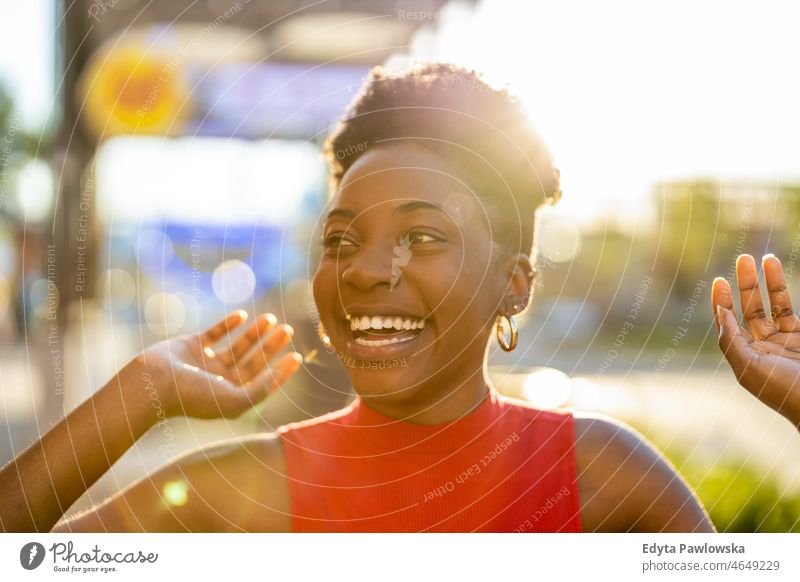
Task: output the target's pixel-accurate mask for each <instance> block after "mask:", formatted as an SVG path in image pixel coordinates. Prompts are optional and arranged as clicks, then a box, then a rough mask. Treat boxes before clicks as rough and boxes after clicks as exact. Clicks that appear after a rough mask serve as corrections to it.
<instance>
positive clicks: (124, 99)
mask: <svg viewBox="0 0 800 582" xmlns="http://www.w3.org/2000/svg"><path fill="white" fill-rule="evenodd" d="M148 48H149V49H150V51H151V52H148V50H147V49H148ZM152 49H153V47H152V46H151V47H144V46H142V45H138V44H137V45H131V46H125V47H120V46H114V47H112V48H110V49H108V50H106V51H104V52H103V53H102V54H96V55H95V57H94V58H93V59H92V61H91V62H90V63H89V65H88V66H87V67H86V69H85V70H84V72H83V76H82V78H81V82H80V83H79V90H80V93H81V94H82V99H81V100H79V102H82V103H83V108H82V116H83V117H84V119H85V120H86V122H87V123H88V125H89V127H90V128H91V130H92V131H93V132H94V133H95V135H97V136H98V137H100V138H104V137H110V136H113V135H119V134H159V135H164V134H179V133H181V130H182V129H183V126H184V123H185V121H186V119H187V118H188V117H189V115H190V113H191V103H190V100H189V91H188V90H187V88H186V83H185V81H184V79H183V75H182V61H181V59H180V56H179V53H176V54H174V55H172V56H171V57H170V56H169V55H161V54H152Z"/></svg>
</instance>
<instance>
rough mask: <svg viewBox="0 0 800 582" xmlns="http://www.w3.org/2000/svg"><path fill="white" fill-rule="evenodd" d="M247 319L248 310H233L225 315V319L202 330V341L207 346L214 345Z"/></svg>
mask: <svg viewBox="0 0 800 582" xmlns="http://www.w3.org/2000/svg"><path fill="white" fill-rule="evenodd" d="M245 321H247V312H246V311H245V310H243V309H237V310H236V311H232V312H231V313H229V314H228V315H226V316H225V319H223V320H222V321H220V322H219V323H217V324H216V325H214V326H213V327H211V328H209V329H207V330H206V331H204V332H202V333H201V334H200V343H201V344H202V345H203V346H206V347H208V346H212V345H214V344H215V343H217V342H218V341H219V340H221V339H222V338H223V337H224V336H225V335H226V334H229V333H230V332H231V331H233V330H234V329H236V328H237V327H239V326H240V325H241V324H242V323H244V322H245Z"/></svg>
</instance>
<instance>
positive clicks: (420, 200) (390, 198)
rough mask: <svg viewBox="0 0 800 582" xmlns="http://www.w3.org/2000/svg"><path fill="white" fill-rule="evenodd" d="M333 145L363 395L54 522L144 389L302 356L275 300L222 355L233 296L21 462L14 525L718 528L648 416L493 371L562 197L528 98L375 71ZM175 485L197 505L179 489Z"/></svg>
mask: <svg viewBox="0 0 800 582" xmlns="http://www.w3.org/2000/svg"><path fill="white" fill-rule="evenodd" d="M325 152H326V155H327V159H328V161H329V163H330V166H331V170H332V194H333V196H332V199H331V201H330V205H329V207H328V208H327V209H326V210H327V214H326V216H325V218H324V223H323V224H322V243H323V252H322V256H321V258H320V260H319V264H318V266H317V271H316V274H315V276H314V281H313V293H314V299H315V302H316V305H317V308H318V310H319V313H320V319H321V322H322V326H321V328H320V329H319V333H320V337H321V339H322V340H323V342H324V343H325V344H326V345H329V346H330V348H331V349H332V350H335V351H336V353H337V354H338V355H339V357H340V359H341V362H342V364H343V365H345V366H346V367H347V370H348V373H349V375H350V378H351V381H352V384H353V386H354V388H355V390H356V392H357V397H356V399H355V400H354V401H353V403H351V404H350V405H349V406H347V407H345V408H343V409H341V410H338V411H335V412H332V413H329V414H326V415H324V416H321V417H318V418H314V419H311V420H307V421H304V422H298V423H292V424H289V425H285V426H281V427H279V428H278V430H277V431H276V433H274V434H260V435H254V436H251V437H247V438H242V439H237V440H233V441H230V442H226V443H223V444H219V445H214V446H209V447H205V448H202V449H199V450H196V451H195V452H192V453H191V454H187V455H185V456H183V457H181V458H179V459H177V460H176V461H174V462H172V463H169V464H168V465H166V466H164V467H163V468H161V469H160V470H158V471H156V472H155V473H154V474H152V475H148V476H147V477H145V478H143V479H142V480H140V481H139V482H137V483H135V484H133V485H131V486H130V487H128V488H126V489H125V490H123V491H121V492H120V493H118V494H117V495H115V496H113V497H112V498H110V499H108V500H106V501H105V502H103V503H101V504H99V505H98V506H96V507H94V508H92V510H91V511H88V512H86V513H84V514H82V515H79V516H77V517H75V518H73V519H71V520H69V521H61V522H59V523H57V522H58V520H59V519H60V518H61V517H62V515H63V513H64V511H65V510H66V509H67V508H68V507H69V506H70V505H71V504H72V503H73V502H74V501H75V499H77V498H78V496H79V495H80V494H81V493H82V492H83V491H84V490H85V489H86V488H87V487H88V486H89V485H90V484H91V483H92V482H94V481H95V480H96V479H97V478H98V477H99V476H100V475H101V474H102V473H103V472H104V471H106V470H107V469H108V467H109V466H110V465H111V464H112V463H113V462H114V461H115V460H116V459H117V458H118V457H119V456H120V455H121V454H122V453H123V452H124V451H125V450H126V449H127V448H128V447H129V446H130V445H131V444H132V443H133V442H134V441H135V440H136V439H137V438H138V437H140V436H141V435H142V434H143V433H144V432H145V431H147V430H148V428H149V427H150V426H152V424H153V423H154V422H155V420H156V418H157V416H156V414H155V412H154V410H153V404H152V400H151V397H150V395H149V394H148V390H147V389H146V387H149V389H150V390H154V391H155V393H156V394H157V396H158V398H159V399H160V402H161V403H163V407H164V409H165V411H166V412H167V414H172V415H174V414H185V415H191V416H200V417H203V418H210V417H214V416H228V415H236V414H238V413H240V412H241V411H242V410H244V409H245V408H246V407H247V406H249V405H251V403H254V402H256V401H258V400H260V399H262V398H264V397H265V396H266V394H267V391H268V390H267V385H270V386H272V387H274V386H276V385H278V384H279V383H280V382H281V381H282V380H284V379H286V378H288V377H289V376H290V375H291V373H293V371H294V370H295V369H296V367H297V365H298V364H299V356H298V355H297V354H288V355H286V356H284V357H283V358H282V359H281V360H280V361H279V362H278V363H277V365H276V366H275V368H274V369H271V368H270V367H268V363H269V362H270V361H271V360H272V358H273V357H274V356H275V354H276V353H277V352H278V351H279V350H281V349H282V348H283V347H284V346H285V345H286V344H287V343H288V341H289V337H290V335H291V333H290V331H289V330H288V329H286V328H285V327H282V326H279V327H274V329H275V331H273V332H272V333H270V334H269V335H266V332H267V330H269V329H270V328H273V326H274V324H275V322H274V318H273V319H269V318H267V317H262V318H260V319H259V320H258V321H257V322H256V323H255V324H254V325H253V326H251V327H250V329H249V330H248V331H247V334H246V335H245V336H244V337H243V338H242V339H240V340H239V341H237V342H236V344H235V345H234V347H233V349H232V350H230V351H223V352H215V351H214V349H213V345H214V343H215V342H216V341H218V340H219V339H221V338H222V336H223V335H224V334H225V332H226V331H228V330H232V329H235V328H236V327H237V326H239V325H240V324H241V322H242V314H239V313H234V314H232V315H231V316H230V317H229V318H228V319H227V320H225V321H224V322H222V323H220V324H219V325H217V326H216V327H215V328H213V329H212V330H210V331H208V332H206V333H204V334H201V335H199V336H194V337H183V338H178V339H175V340H171V341H169V342H165V343H162V344H157V345H155V346H153V347H151V348H150V349H148V350H147V351H146V352H145V353H144V354H142V356H140V357H138V358H136V359H135V360H134V361H132V362H131V363H130V364H128V365H127V366H126V367H125V368H124V369H123V370H122V371H121V372H120V373H119V375H118V376H116V377H115V378H114V379H112V381H111V382H109V384H108V385H106V386H104V387H103V388H102V389H101V390H100V391H99V392H98V393H97V394H96V395H95V396H94V397H93V398H92V399H91V400H90V401H88V402H87V403H86V404H84V405H83V406H81V407H79V408H78V409H77V410H76V411H75V412H73V413H72V414H70V415H69V416H68V417H67V418H66V419H64V421H62V423H61V424H59V425H58V426H56V427H55V428H54V429H53V431H51V432H50V433H48V434H47V435H46V436H45V437H44V438H43V439H42V441H41V442H39V443H37V444H36V445H35V446H33V447H32V448H31V449H29V450H28V451H26V452H25V453H23V454H22V455H20V457H19V458H17V459H16V460H15V461H14V462H13V463H12V464H11V465H9V466H8V467H6V468H5V469H4V470H3V473H2V485H0V508H2V520H3V527H4V528H5V529H6V530H9V531H10V530H31V529H37V530H40V531H46V530H50V529H53V531H128V530H141V531H276V532H277V531H413V532H437V531H463V532H473V531H484V532H499V531H507V532H513V531H516V532H529V531H552V532H575V531H655V532H659V531H713V526H712V524H711V523H710V521H709V519H708V516H707V514H706V513H705V511H704V510H703V508H702V507H701V505H700V503H699V502H698V500H697V498H696V497H695V495H694V494H693V493H692V491H691V490H690V489H689V487H687V485H686V484H685V483H684V481H683V480H682V479H681V478H680V477H679V476H678V475H677V474H676V473H675V471H674V470H673V468H672V467H671V466H670V465H669V464H668V463H667V462H666V461H665V460H664V458H663V457H662V456H661V455H660V454H659V453H658V452H656V451H655V450H654V449H653V448H652V447H651V446H650V445H648V444H647V443H646V442H644V441H643V439H642V438H641V437H640V436H638V435H637V434H636V433H634V432H633V431H632V430H630V429H629V428H627V427H625V426H623V425H621V424H619V423H617V422H614V421H612V420H610V419H606V418H600V417H596V416H591V415H573V414H571V413H568V412H547V411H539V410H536V409H534V408H532V407H530V406H528V405H526V404H524V403H522V402H519V401H515V400H511V399H507V398H504V397H502V396H500V395H499V394H498V392H497V391H496V389H495V388H494V387H493V386H492V385H491V383H490V382H489V380H488V378H487V373H486V356H487V349H488V347H489V345H490V341H494V338H495V337H496V338H497V341H498V342H499V343H500V346H501V347H502V348H503V349H506V350H511V349H513V348H514V346H515V344H516V324H515V322H514V317H515V316H516V315H518V314H519V313H520V312H522V311H523V310H524V309H525V308H526V306H527V305H528V304H529V303H530V299H531V293H532V290H533V283H534V278H535V276H536V274H535V270H534V268H533V266H532V264H533V263H534V262H535V260H534V257H535V249H534V244H533V243H534V216H535V214H536V211H537V209H538V208H539V207H540V206H541V205H542V204H544V203H545V202H549V203H554V202H556V201H557V200H558V198H559V196H560V191H559V180H558V171H557V169H556V168H554V167H553V164H552V161H551V158H550V155H549V153H548V152H547V150H546V148H545V147H544V145H543V144H542V143H541V141H540V140H539V139H538V137H537V136H536V134H535V133H534V132H533V131H532V130H531V128H530V127H529V125H528V123H527V121H526V115H525V113H524V112H523V110H522V108H521V107H520V105H519V103H518V102H517V101H515V100H514V99H513V98H511V97H510V96H509V95H508V93H507V92H506V91H504V90H503V91H498V90H494V89H492V88H490V87H489V86H487V85H486V84H484V83H483V82H482V81H481V80H480V79H479V78H478V77H477V76H476V75H475V74H474V73H471V72H469V71H465V70H462V69H459V68H456V67H453V66H450V65H445V64H426V65H421V66H417V67H415V68H412V69H410V70H408V71H406V72H404V73H402V74H388V73H387V72H385V71H383V70H382V69H380V68H378V69H375V70H373V72H372V73H371V75H370V77H369V79H368V81H367V83H366V85H365V87H364V88H363V90H362V92H361V93H360V95H358V97H357V98H356V99H355V101H354V103H353V105H352V106H351V108H350V110H349V112H348V114H347V116H346V117H345V119H343V120H342V122H341V123H340V125H339V127H338V128H337V129H336V131H335V132H334V133H333V135H332V136H331V137H330V138H329V139H328V141H327V143H326V146H325ZM262 335H263V336H264V337H266V338H267V339H266V344H265V345H266V349H263V350H261V349H256V350H255V355H254V356H250V355H249V354H248V352H249V351H250V350H251V348H252V347H253V346H257V345H261V344H260V343H259V342H260V340H259V337H261V336H262ZM276 371H277V376H278V377H277V378H276V377H275V376H276ZM143 378H147V383H145V382H144V381H143ZM171 482H181V483H183V484H184V485H185V487H186V490H187V493H188V497H187V499H186V500H185V503H180V504H175V503H171V502H170V499H169V496H165V494H164V491H165V486H167V485H168V484H169V483H171ZM54 526H55V527H54Z"/></svg>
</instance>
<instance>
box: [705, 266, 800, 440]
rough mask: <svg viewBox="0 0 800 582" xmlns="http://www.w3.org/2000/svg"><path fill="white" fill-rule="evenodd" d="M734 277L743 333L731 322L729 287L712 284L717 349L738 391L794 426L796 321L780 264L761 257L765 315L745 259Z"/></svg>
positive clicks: (798, 379) (799, 411)
mask: <svg viewBox="0 0 800 582" xmlns="http://www.w3.org/2000/svg"><path fill="white" fill-rule="evenodd" d="M736 278H737V283H738V287H739V294H740V303H741V310H742V315H743V319H744V321H745V324H746V326H747V329H746V330H745V329H744V328H742V327H741V326H739V324H738V322H737V320H736V316H735V312H734V307H733V295H732V293H731V288H730V285H729V284H728V282H727V281H725V280H724V279H722V278H717V279H715V280H714V285H713V288H712V303H713V305H714V309H715V312H716V310H717V307H718V306H720V307H722V308H724V309H723V310H722V311H721V312H720V314H719V317H718V319H717V324H718V326H721V328H720V348H721V349H722V351H723V353H724V354H725V358H726V359H727V360H728V362H729V363H730V365H731V367H732V368H733V371H734V373H735V374H736V378H737V379H738V381H739V383H740V384H741V385H742V386H744V387H745V388H746V389H747V390H748V391H750V392H751V393H752V394H753V395H755V396H756V397H758V398H759V399H760V400H761V401H763V402H764V403H765V404H767V405H768V406H770V407H771V408H773V409H774V410H776V411H778V412H780V413H781V414H783V415H784V416H786V417H787V418H789V420H791V421H792V422H794V423H795V424H796V425H798V426H800V319H798V317H797V316H796V315H795V313H794V310H793V309H792V304H791V298H790V297H789V293H788V291H787V289H786V282H785V277H784V274H783V269H782V267H781V264H780V261H779V260H778V259H777V258H775V257H774V256H771V255H768V256H767V257H765V258H764V278H765V280H766V284H767V292H768V295H769V302H770V311H769V313H767V311H765V309H764V303H763V299H762V297H761V290H760V288H759V285H758V273H757V271H756V266H755V261H754V260H753V258H752V257H751V256H749V255H742V256H740V257H739V259H738V260H737V263H736Z"/></svg>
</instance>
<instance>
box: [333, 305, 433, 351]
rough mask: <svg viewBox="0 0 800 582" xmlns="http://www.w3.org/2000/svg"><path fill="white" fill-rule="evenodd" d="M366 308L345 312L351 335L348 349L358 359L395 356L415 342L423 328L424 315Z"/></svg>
mask: <svg viewBox="0 0 800 582" xmlns="http://www.w3.org/2000/svg"><path fill="white" fill-rule="evenodd" d="M365 311H367V310H361V309H352V310H347V312H346V314H345V318H346V319H347V320H348V321H349V327H350V332H351V334H352V337H353V340H352V341H351V342H348V348H349V350H350V351H351V352H353V355H354V356H355V357H357V358H363V359H380V358H386V357H396V356H398V355H399V354H400V353H401V352H405V351H406V348H408V347H410V346H411V344H414V343H416V342H415V340H416V339H417V338H418V337H419V336H420V334H421V333H422V331H423V329H424V328H425V318H423V317H419V316H416V315H411V314H409V313H408V312H407V311H405V310H402V311H400V310H397V309H391V310H390V309H386V310H382V311H377V310H376V309H374V308H372V309H369V310H368V311H369V312H365Z"/></svg>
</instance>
